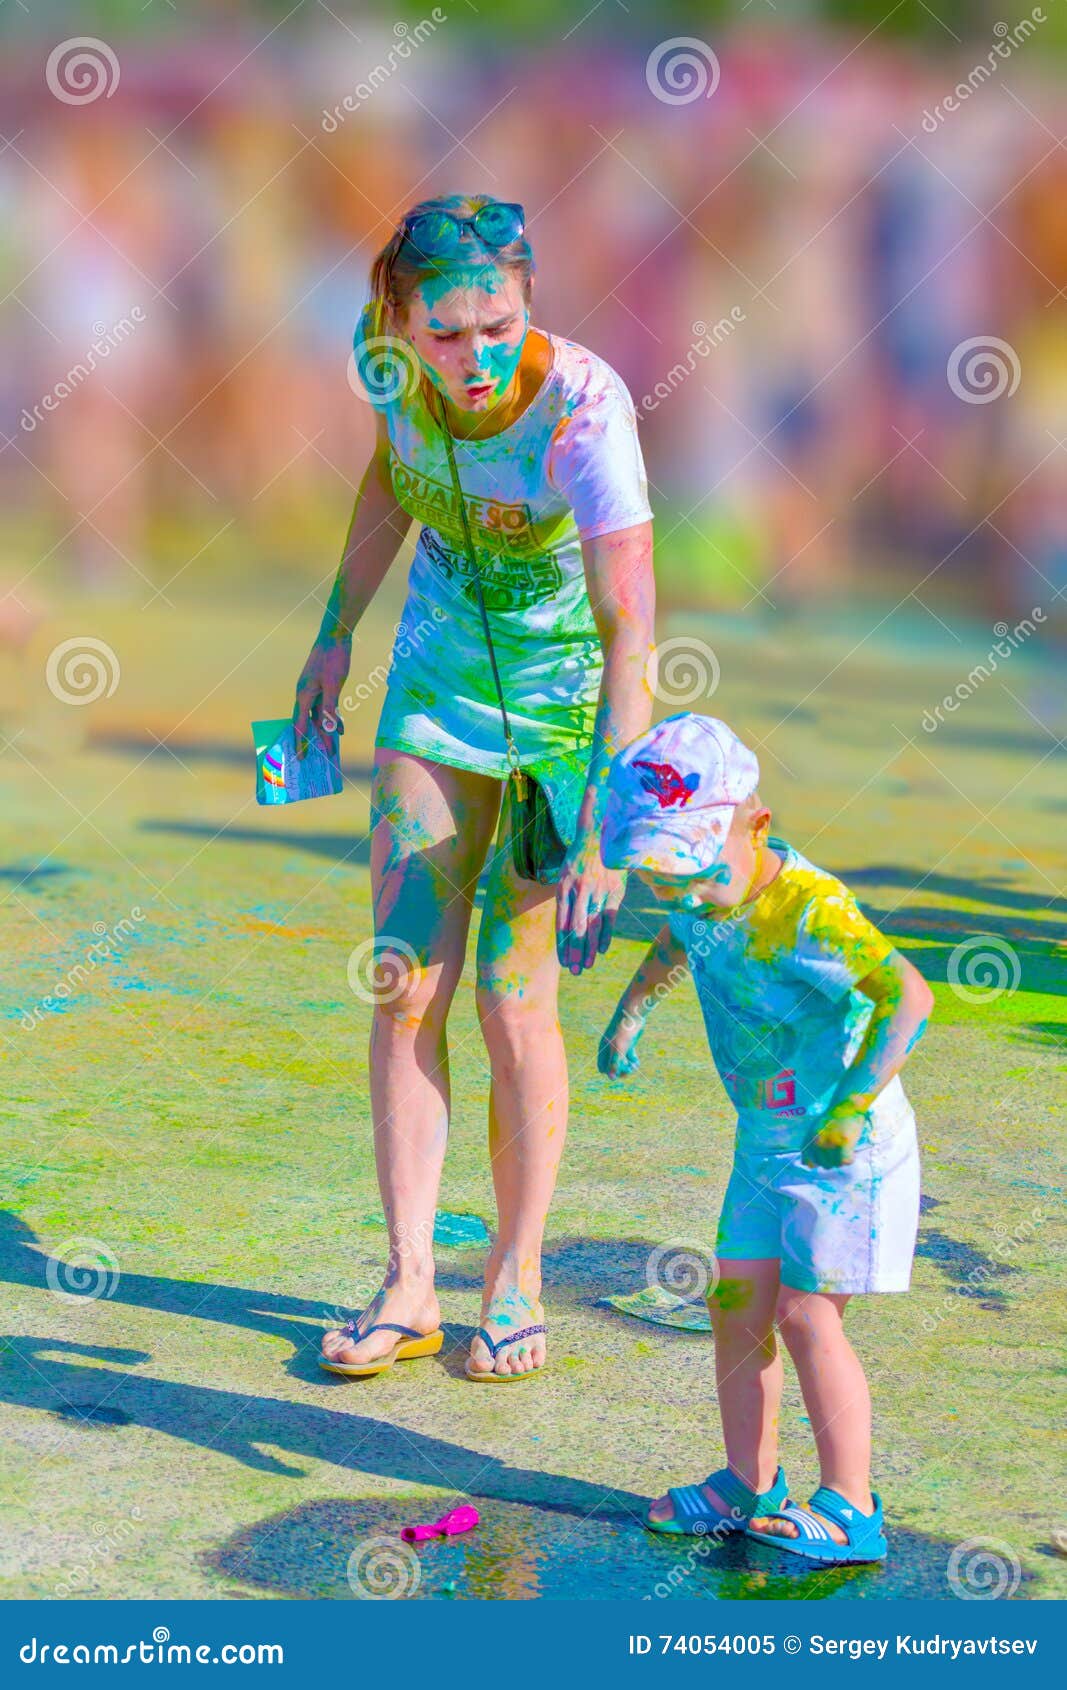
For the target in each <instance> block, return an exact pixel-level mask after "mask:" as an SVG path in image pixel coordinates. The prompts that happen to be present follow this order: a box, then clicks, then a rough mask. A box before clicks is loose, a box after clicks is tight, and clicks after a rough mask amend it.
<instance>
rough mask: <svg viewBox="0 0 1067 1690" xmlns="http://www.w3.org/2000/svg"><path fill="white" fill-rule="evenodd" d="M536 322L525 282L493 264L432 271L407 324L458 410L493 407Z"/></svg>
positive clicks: (406, 330) (436, 381) (414, 343)
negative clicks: (435, 273) (532, 320)
mask: <svg viewBox="0 0 1067 1690" xmlns="http://www.w3.org/2000/svg"><path fill="white" fill-rule="evenodd" d="M529 326H530V313H529V311H528V310H527V308H526V303H525V301H524V299H523V297H522V283H521V281H520V279H519V277H518V275H517V274H516V273H515V272H514V271H502V270H499V269H497V267H496V265H495V264H492V263H486V264H479V265H472V266H471V268H470V269H466V270H450V271H449V272H448V274H447V275H444V276H431V277H428V278H427V279H426V280H425V281H424V282H422V283H421V284H420V286H419V287H418V289H417V290H416V292H415V293H414V294H413V295H412V297H411V300H410V301H409V304H408V309H407V313H406V316H405V319H404V321H403V324H402V331H403V333H404V335H405V337H406V338H407V339H408V340H409V341H410V342H411V344H412V346H413V347H414V348H415V351H416V352H417V353H418V355H419V357H420V358H421V360H422V363H423V365H424V367H425V369H426V373H427V375H428V376H429V378H430V380H431V381H432V382H433V383H434V386H435V387H437V388H439V389H440V391H441V392H442V393H444V394H445V395H446V396H447V398H448V399H450V400H451V402H452V404H453V405H455V406H456V408H457V410H461V411H471V412H477V411H490V410H492V409H493V407H494V406H495V405H499V403H500V401H501V400H502V399H503V397H504V395H505V394H506V393H507V391H508V389H509V387H510V386H511V382H512V379H513V377H514V375H515V371H516V369H517V368H518V364H519V359H520V358H521V357H522V349H523V345H524V344H525V341H526V334H527V331H528V329H529Z"/></svg>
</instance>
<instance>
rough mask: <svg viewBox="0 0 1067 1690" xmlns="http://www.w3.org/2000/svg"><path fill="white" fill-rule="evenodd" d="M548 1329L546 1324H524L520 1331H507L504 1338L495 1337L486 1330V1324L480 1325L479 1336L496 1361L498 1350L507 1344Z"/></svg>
mask: <svg viewBox="0 0 1067 1690" xmlns="http://www.w3.org/2000/svg"><path fill="white" fill-rule="evenodd" d="M547 1331H548V1327H547V1326H544V1325H542V1326H524V1327H522V1328H521V1330H520V1331H518V1332H506V1333H505V1334H504V1336H503V1338H493V1337H491V1336H490V1334H489V1333H488V1332H487V1331H486V1330H485V1327H484V1326H479V1328H478V1337H479V1338H481V1340H482V1342H483V1343H484V1345H485V1347H486V1349H487V1350H488V1351H489V1354H490V1355H491V1356H492V1357H493V1360H494V1361H495V1360H496V1357H497V1352H498V1351H499V1350H502V1349H503V1348H504V1345H505V1344H514V1343H515V1342H516V1340H517V1339H519V1338H532V1337H534V1336H535V1334H536V1333H538V1332H547Z"/></svg>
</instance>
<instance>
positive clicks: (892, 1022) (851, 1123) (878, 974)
mask: <svg viewBox="0 0 1067 1690" xmlns="http://www.w3.org/2000/svg"><path fill="white" fill-rule="evenodd" d="M856 990H857V991H858V992H862V993H863V995H864V997H868V998H870V999H871V1000H872V1002H873V1003H874V1010H873V1013H872V1015H871V1019H870V1021H869V1022H868V1024H867V1031H866V1034H865V1035H864V1039H863V1043H862V1044H861V1046H860V1048H859V1050H858V1051H857V1052H856V1055H855V1058H854V1059H853V1061H852V1063H851V1064H850V1065H849V1067H848V1068H847V1069H846V1070H845V1073H844V1074H843V1075H842V1077H841V1081H840V1084H839V1085H838V1087H837V1095H836V1097H835V1100H834V1102H833V1104H832V1105H831V1107H830V1110H829V1112H828V1113H827V1115H826V1116H825V1118H824V1120H823V1123H822V1126H821V1127H820V1129H819V1131H818V1132H817V1133H816V1134H815V1136H814V1137H813V1138H812V1140H811V1142H810V1143H809V1144H808V1146H807V1149H806V1151H805V1154H804V1160H805V1161H806V1162H807V1163H808V1165H809V1166H812V1167H824V1168H835V1167H839V1166H840V1165H841V1164H842V1163H845V1162H851V1160H852V1152H853V1150H854V1148H855V1145H856V1141H857V1140H858V1138H859V1136H860V1133H861V1132H862V1131H863V1126H864V1122H865V1120H866V1117H867V1111H868V1110H869V1109H870V1107H871V1104H872V1103H873V1102H874V1100H875V1098H876V1097H877V1096H878V1093H879V1092H880V1091H884V1089H885V1087H886V1086H887V1085H888V1084H889V1082H890V1080H891V1079H892V1078H893V1077H894V1075H895V1074H899V1072H900V1070H901V1069H902V1068H903V1066H904V1064H905V1062H906V1061H907V1059H908V1055H909V1053H910V1052H911V1050H912V1049H913V1048H914V1046H915V1045H916V1044H918V1042H919V1040H920V1039H921V1038H922V1036H923V1034H924V1032H925V1031H926V1023H927V1019H928V1017H929V1015H930V1011H931V1010H932V1008H933V1006H934V994H933V992H931V990H930V988H929V986H928V985H927V984H926V981H925V980H924V979H923V977H922V975H921V974H920V973H919V970H918V969H917V968H913V967H912V965H911V963H910V962H909V961H908V960H907V958H906V957H903V956H901V954H900V952H899V951H890V953H889V955H888V956H887V957H886V958H885V961H884V962H881V963H879V965H878V967H877V968H875V969H873V970H872V971H871V973H870V974H867V975H865V976H864V978H863V979H862V980H859V981H857V983H856Z"/></svg>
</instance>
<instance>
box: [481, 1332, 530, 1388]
mask: <svg viewBox="0 0 1067 1690" xmlns="http://www.w3.org/2000/svg"><path fill="white" fill-rule="evenodd" d="M547 1331H548V1327H547V1326H524V1327H523V1328H522V1330H521V1332H507V1333H505V1335H504V1337H503V1338H492V1337H490V1335H489V1333H488V1332H487V1331H486V1330H485V1327H484V1326H479V1328H478V1334H477V1335H478V1337H479V1338H480V1339H481V1340H482V1343H483V1344H484V1345H485V1347H486V1349H487V1350H488V1351H489V1354H490V1355H491V1356H492V1358H493V1360H494V1362H495V1361H496V1358H497V1356H498V1354H499V1353H500V1351H501V1350H502V1349H503V1348H504V1345H505V1344H514V1343H515V1342H516V1340H517V1339H519V1338H532V1337H533V1336H534V1335H535V1333H538V1332H547ZM463 1371H464V1373H465V1374H466V1375H467V1378H468V1379H473V1380H474V1383H475V1384H476V1385H510V1384H511V1382H512V1380H513V1379H532V1378H533V1376H534V1374H535V1373H543V1372H544V1368H543V1367H527V1368H526V1369H524V1371H523V1372H522V1373H495V1372H494V1371H493V1369H492V1368H489V1369H485V1368H475V1369H473V1370H472V1368H471V1362H470V1356H468V1357H467V1365H466V1366H465V1367H464V1369H463Z"/></svg>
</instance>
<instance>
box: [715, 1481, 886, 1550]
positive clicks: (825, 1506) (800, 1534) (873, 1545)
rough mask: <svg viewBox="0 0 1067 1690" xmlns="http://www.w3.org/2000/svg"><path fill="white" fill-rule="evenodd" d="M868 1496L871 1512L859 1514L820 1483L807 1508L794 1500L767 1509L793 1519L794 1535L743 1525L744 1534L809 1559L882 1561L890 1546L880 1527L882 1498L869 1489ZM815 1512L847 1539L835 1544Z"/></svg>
mask: <svg viewBox="0 0 1067 1690" xmlns="http://www.w3.org/2000/svg"><path fill="white" fill-rule="evenodd" d="M871 1495H872V1496H873V1497H874V1513H873V1514H861V1513H860V1511H859V1509H858V1508H857V1507H855V1506H854V1504H853V1503H851V1502H849V1500H848V1498H847V1497H845V1496H842V1495H841V1494H840V1492H839V1491H836V1490H828V1489H827V1487H826V1486H825V1485H821V1486H820V1487H819V1489H818V1490H817V1491H815V1492H814V1493H813V1494H812V1496H811V1497H810V1498H809V1501H808V1506H807V1507H806V1508H802V1507H801V1506H800V1505H799V1504H798V1503H796V1502H787V1503H785V1504H784V1506H782V1507H779V1508H775V1509H768V1510H767V1513H768V1517H769V1518H771V1519H774V1520H792V1522H793V1524H794V1525H795V1526H796V1528H797V1535H796V1537H779V1536H778V1535H777V1534H772V1533H771V1532H757V1531H753V1529H752V1527H751V1526H746V1527H745V1535H746V1536H747V1537H750V1538H753V1539H754V1540H755V1542H756V1543H765V1544H767V1545H768V1547H769V1548H771V1549H785V1550H787V1551H788V1552H789V1554H791V1555H804V1556H806V1557H807V1559H808V1560H809V1561H824V1562H826V1563H828V1564H830V1565H837V1566H847V1565H848V1563H849V1562H851V1561H884V1560H885V1558H886V1556H887V1554H888V1553H889V1545H888V1544H887V1543H886V1540H885V1534H884V1532H883V1530H882V1499H881V1497H880V1496H879V1495H878V1494H877V1492H876V1491H872V1492H871ZM755 1512H756V1513H757V1514H758V1513H759V1512H760V1511H759V1509H756V1510H755ZM816 1514H821V1515H822V1516H823V1518H824V1519H826V1520H832V1521H833V1523H834V1525H835V1526H840V1527H841V1530H842V1531H843V1532H844V1534H845V1536H846V1537H847V1538H848V1542H847V1543H835V1542H834V1540H833V1538H832V1537H831V1536H830V1533H829V1531H828V1530H827V1528H826V1526H825V1525H824V1524H823V1521H822V1520H817V1519H816V1518H815V1515H816Z"/></svg>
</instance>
